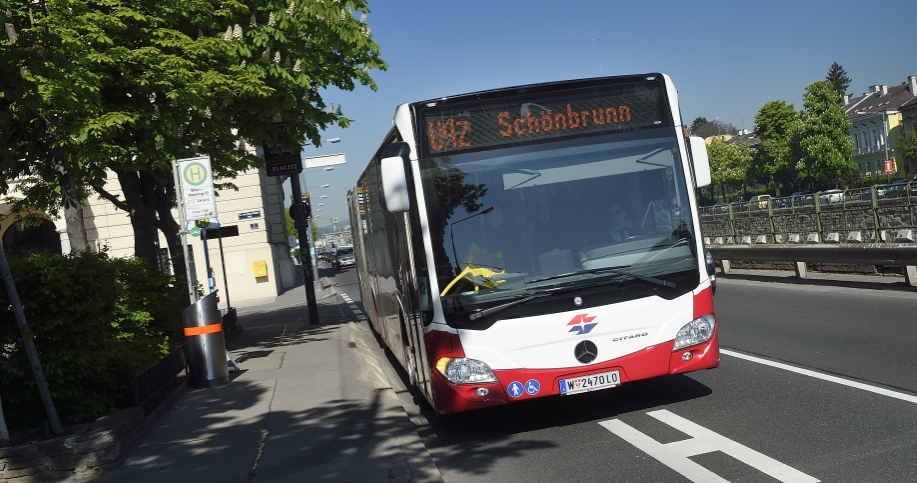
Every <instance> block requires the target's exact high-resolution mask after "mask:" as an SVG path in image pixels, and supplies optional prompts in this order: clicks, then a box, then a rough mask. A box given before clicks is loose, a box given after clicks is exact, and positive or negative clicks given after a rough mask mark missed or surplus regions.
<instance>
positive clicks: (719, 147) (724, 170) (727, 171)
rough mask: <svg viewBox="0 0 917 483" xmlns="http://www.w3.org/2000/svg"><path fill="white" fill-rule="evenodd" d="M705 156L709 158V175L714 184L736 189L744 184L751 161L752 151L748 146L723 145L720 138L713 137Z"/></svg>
mask: <svg viewBox="0 0 917 483" xmlns="http://www.w3.org/2000/svg"><path fill="white" fill-rule="evenodd" d="M707 156H709V158H710V175H711V178H712V180H713V182H714V183H715V184H725V185H729V186H732V187H734V188H738V187H740V186H741V185H742V183H743V182H745V179H746V176H747V173H748V168H749V167H750V166H751V161H752V151H751V149H750V148H749V147H748V144H746V143H744V142H737V143H733V144H725V143H724V142H723V141H722V140H721V139H720V138H718V137H714V138H712V139H711V140H710V144H708V145H707Z"/></svg>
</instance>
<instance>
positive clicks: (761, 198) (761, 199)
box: [748, 195, 771, 210]
mask: <svg viewBox="0 0 917 483" xmlns="http://www.w3.org/2000/svg"><path fill="white" fill-rule="evenodd" d="M770 199H771V195H758V196H752V197H751V199H749V200H748V202H749V203H751V202H757V203H755V206H757V208H759V209H762V210H763V209H765V208H767V201H768V200H770Z"/></svg>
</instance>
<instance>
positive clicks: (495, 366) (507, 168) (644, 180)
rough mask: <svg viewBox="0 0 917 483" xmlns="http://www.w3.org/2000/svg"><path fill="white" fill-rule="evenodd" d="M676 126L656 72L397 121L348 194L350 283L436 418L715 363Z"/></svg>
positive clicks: (709, 307)
mask: <svg viewBox="0 0 917 483" xmlns="http://www.w3.org/2000/svg"><path fill="white" fill-rule="evenodd" d="M608 106H614V109H613V110H612V109H611V108H610V107H608ZM536 113H537V116H536ZM600 113H601V114H602V115H601V116H600V115H599V114H600ZM612 113H614V114H615V115H612ZM622 113H623V114H622ZM680 117H681V116H680V113H679V110H678V102H677V94H676V91H675V89H674V87H673V86H672V84H671V80H669V79H668V77H666V76H664V75H662V74H646V75H640V76H627V77H613V78H601V79H587V80H580V81H569V82H558V83H552V84H539V85H533V86H522V87H518V88H507V89H498V90H494V91H487V92H481V93H474V94H468V95H463V96H455V97H453V98H439V99H436V100H433V101H424V102H419V103H414V104H403V105H401V106H399V107H398V108H397V110H396V114H395V123H394V124H395V125H394V127H392V128H391V130H390V131H389V133H388V135H387V136H385V138H384V140H383V142H382V144H381V145H380V147H379V149H378V150H377V152H376V153H375V155H374V156H373V158H372V159H371V160H370V162H369V163H368V164H367V166H366V168H365V169H364V171H363V172H362V174H361V175H360V177H359V179H358V180H357V183H356V185H355V186H354V188H353V189H351V190H350V191H349V192H348V204H349V207H350V219H351V226H352V230H353V240H354V252H355V256H356V270H357V276H358V280H359V288H360V293H361V296H362V300H363V305H364V307H365V309H366V312H367V315H368V317H369V320H370V323H371V325H372V327H373V329H374V330H375V331H376V332H377V333H378V334H379V337H380V338H381V340H382V341H383V343H384V344H385V345H386V346H387V347H388V348H389V349H390V350H391V352H392V354H393V355H394V357H395V359H396V360H397V361H398V363H399V364H400V365H401V366H402V368H403V369H404V370H405V371H406V372H407V374H408V378H409V379H410V383H411V384H412V385H414V386H415V387H416V388H417V390H418V391H419V392H420V393H421V394H422V395H423V397H424V398H425V399H426V400H427V401H428V402H429V403H430V405H431V406H432V407H433V408H434V409H435V410H436V412H437V413H439V414H449V413H455V412H461V411H467V410H472V409H481V408H486V407H489V406H494V405H499V404H506V403H512V402H517V401H523V400H528V399H533V398H539V397H548V396H559V395H571V396H575V395H576V394H579V393H583V392H589V391H594V390H604V389H610V388H613V387H615V386H618V385H620V384H624V383H628V382H631V381H636V380H640V379H647V378H652V377H659V376H664V375H669V374H680V373H685V372H691V371H696V370H701V369H711V368H714V367H717V366H718V365H719V345H718V337H717V327H716V318H715V315H714V306H713V292H714V290H715V280H714V278H713V277H712V274H713V273H712V270H711V269H712V267H711V265H712V264H711V261H712V260H711V259H709V257H706V256H705V251H704V247H703V244H702V243H701V240H702V236H701V234H700V225H699V222H698V219H697V205H696V199H695V197H694V192H695V188H697V187H701V186H706V185H708V184H709V183H710V180H709V178H710V176H709V164H708V161H707V158H706V148H705V147H704V145H703V141H702V140H699V139H696V138H688V137H687V135H686V134H685V131H684V129H683V128H682V127H681V125H680ZM523 120H524V122H523ZM510 121H512V122H510ZM536 121H537V122H536ZM549 121H550V122H549ZM574 121H575V122H574ZM507 126H509V127H507ZM523 128H524V129H523ZM611 390H613V389H611Z"/></svg>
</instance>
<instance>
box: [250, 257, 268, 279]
mask: <svg viewBox="0 0 917 483" xmlns="http://www.w3.org/2000/svg"><path fill="white" fill-rule="evenodd" d="M252 270H253V271H254V272H255V278H258V277H267V262H266V261H264V260H256V261H254V262H252Z"/></svg>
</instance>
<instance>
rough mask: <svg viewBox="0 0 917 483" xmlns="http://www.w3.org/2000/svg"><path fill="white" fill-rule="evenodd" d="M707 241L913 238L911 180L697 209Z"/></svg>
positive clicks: (915, 202)
mask: <svg viewBox="0 0 917 483" xmlns="http://www.w3.org/2000/svg"><path fill="white" fill-rule="evenodd" d="M700 222H701V230H702V231H703V233H704V237H705V243H707V244H708V245H728V244H733V243H744V244H753V243H754V244H766V243H844V242H846V243H913V242H914V241H915V236H914V233H915V231H917V181H911V182H909V183H903V182H901V183H895V184H891V185H874V186H870V187H866V188H856V189H848V190H828V191H821V192H818V193H805V194H799V195H796V196H789V197H784V198H773V199H767V200H752V201H747V202H743V203H730V204H728V205H716V206H708V207H704V208H701V209H700Z"/></svg>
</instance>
